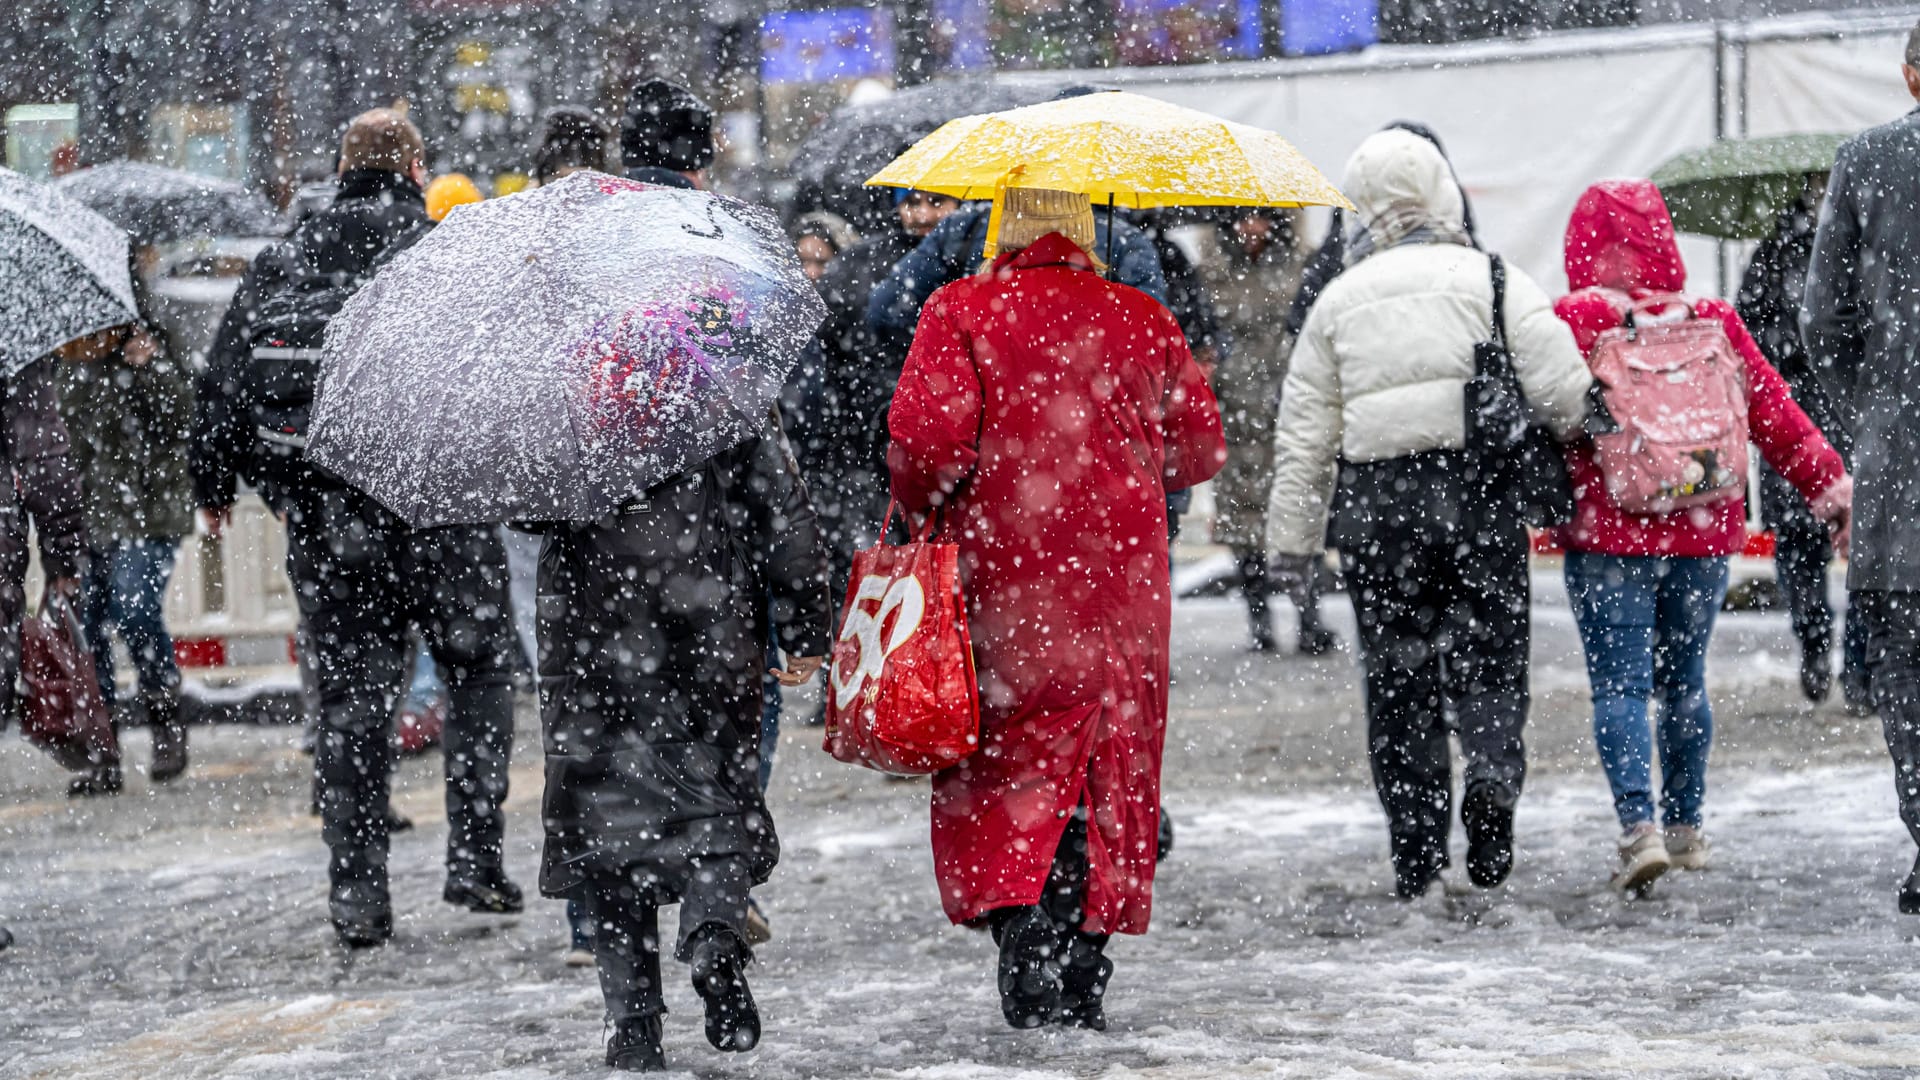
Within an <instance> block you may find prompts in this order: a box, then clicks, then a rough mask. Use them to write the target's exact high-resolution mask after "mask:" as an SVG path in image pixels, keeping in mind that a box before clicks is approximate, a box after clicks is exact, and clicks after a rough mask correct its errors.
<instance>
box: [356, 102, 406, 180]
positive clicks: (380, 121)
mask: <svg viewBox="0 0 1920 1080" xmlns="http://www.w3.org/2000/svg"><path fill="white" fill-rule="evenodd" d="M426 156H427V144H426V140H424V139H422V138H421V137H420V129H419V128H417V127H414V126H413V121H411V120H409V119H407V117H406V114H405V113H402V112H401V111H400V110H398V109H368V110H367V111H366V112H363V113H361V114H360V115H359V116H356V117H354V118H353V119H352V120H350V121H348V122H347V132H346V134H345V135H342V136H341V137H340V167H341V168H342V169H385V170H387V171H388V172H397V173H406V172H408V171H410V170H411V169H412V168H413V167H414V166H415V165H418V164H421V163H422V162H423V161H424V160H425V159H426Z"/></svg>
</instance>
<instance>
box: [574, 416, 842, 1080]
mask: <svg viewBox="0 0 1920 1080" xmlns="http://www.w3.org/2000/svg"><path fill="white" fill-rule="evenodd" d="M544 532H545V537H546V540H545V543H544V545H543V547H542V551H541V557H540V611H541V618H540V695H541V719H542V723H543V726H544V728H545V733H546V747H547V783H546V795H545V800H544V802H543V805H542V808H541V817H542V820H544V821H545V823H546V848H545V852H544V854H543V856H542V859H541V866H540V888H541V891H542V892H544V893H545V894H546V895H548V896H553V897H578V898H580V899H581V900H582V901H583V902H584V903H585V905H586V909H587V914H588V916H589V917H590V921H591V923H592V926H593V953H594V959H595V961H596V963H597V965H598V967H599V970H600V988H601V992H602V994H603V996H604V998H605V1001H606V1009H607V1020H608V1022H609V1023H611V1024H612V1026H613V1031H612V1036H611V1038H610V1039H609V1040H608V1043H607V1064H608V1065H610V1066H612V1067H613V1068H616V1069H621V1070H628V1071H638V1072H647V1071H652V1070H657V1069H663V1068H665V1060H664V1055H663V1053H662V1050H661V1043H660V1040H661V1020H660V1018H661V1016H662V1015H663V1014H664V1013H665V1012H666V1003H665V1001H664V1000H663V998H662V995H661V983H660V978H661V976H660V936H659V927H658V912H659V908H660V907H661V906H662V905H667V904H675V903H677V904H679V905H680V910H679V920H680V930H679V934H678V937H677V944H676V945H675V946H674V949H673V955H674V956H675V957H676V958H678V959H680V960H682V961H685V962H687V963H688V964H690V965H691V967H692V973H693V987H694V991H695V992H696V993H697V994H699V996H700V997H701V999H702V1000H703V1002H704V1003H705V1010H706V1034H707V1040H708V1041H709V1042H711V1043H712V1044H713V1046H714V1047H715V1048H716V1049H719V1050H724V1051H730V1052H743V1051H747V1050H751V1049H753V1048H754V1046H755V1045H756V1044H757V1043H758V1042H759V1038H760V1014H759V1011H758V1008H757V1007H756V1006H755V1004H754V1000H753V994H752V992H751V991H750V990H749V989H748V986H747V980H746V974H745V973H746V968H747V965H749V964H750V963H752V961H753V950H752V948H751V947H750V941H749V929H748V906H747V905H748V903H749V895H748V893H749V890H750V889H751V888H752V887H753V886H755V885H758V884H761V883H762V882H765V881H766V880H767V877H768V875H769V874H770V873H772V871H773V867H774V864H775V863H776V862H778V861H779V856H780V845H779V839H778V837H777V836H776V835H775V833H774V826H773V818H772V816H771V815H770V814H769V812H768V810H767V805H766V799H765V796H764V794H763V793H762V790H761V785H760V777H759V760H760V714H761V690H760V686H761V680H762V678H763V677H764V676H765V675H766V674H767V673H769V672H771V673H772V674H773V675H774V676H775V677H776V678H777V679H778V680H779V681H780V683H781V684H782V685H784V686H799V685H802V684H804V683H805V682H806V681H807V680H808V679H810V678H811V677H812V676H813V674H814V672H816V671H818V670H819V669H820V666H821V664H822V662H823V660H824V656H825V653H826V651H827V648H828V645H829V642H830V641H831V636H830V635H831V629H832V628H831V625H830V620H831V619H832V616H833V605H832V604H831V603H830V601H829V599H828V597H827V590H826V577H827V558H826V551H825V548H824V547H823V545H822V540H821V535H820V528H819V524H818V521H817V519H816V517H815V514H814V510H813V505H812V503H811V501H810V500H809V498H808V495H807V488H806V485H805V484H804V483H802V482H801V479H800V471H799V467H798V466H797V465H795V464H794V460H793V455H792V452H791V451H790V450H789V449H788V446H787V441H786V438H785V436H784V435H783V434H782V433H781V430H780V426H779V421H778V418H777V417H771V416H770V417H769V419H768V420H767V422H766V424H765V426H764V427H763V428H762V430H761V432H760V433H759V434H758V435H756V436H755V437H753V438H751V439H748V440H747V441H745V442H743V443H741V444H740V445H738V446H735V447H733V448H732V449H730V450H726V451H724V452H722V453H720V454H717V455H715V456H714V457H713V458H711V459H709V460H707V461H704V462H701V463H698V464H695V465H693V466H692V467H690V468H688V469H686V470H684V471H682V472H681V473H679V474H678V475H676V476H673V477H671V478H669V479H667V480H663V481H661V482H660V483H658V484H655V485H654V486H653V487H651V488H648V489H647V490H646V491H645V492H643V493H637V494H635V495H634V496H633V498H632V499H631V500H629V502H628V503H627V504H625V505H624V506H623V507H622V508H621V509H620V510H619V511H617V512H616V513H615V514H613V515H611V516H610V517H609V518H607V519H605V520H604V521H602V522H598V523H595V524H590V525H587V524H552V525H547V526H545V527H544ZM770 633H771V634H772V635H774V637H775V639H776V640H777V644H778V648H777V649H769V648H768V646H767V641H768V637H769V634H770ZM782 652H784V654H785V660H784V663H782V662H781V653H782Z"/></svg>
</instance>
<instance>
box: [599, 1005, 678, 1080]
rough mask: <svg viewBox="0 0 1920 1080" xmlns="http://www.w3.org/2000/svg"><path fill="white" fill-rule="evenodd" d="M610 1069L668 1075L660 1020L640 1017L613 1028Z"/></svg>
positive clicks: (617, 1022) (621, 1022)
mask: <svg viewBox="0 0 1920 1080" xmlns="http://www.w3.org/2000/svg"><path fill="white" fill-rule="evenodd" d="M607 1065H608V1066H609V1067H610V1068H614V1069H618V1070H619V1071H621V1072H664V1071H666V1068H667V1054H666V1051H664V1050H662V1049H661V1048H660V1017H659V1015H658V1014H655V1015H653V1016H636V1017H634V1018H632V1019H631V1020H619V1021H616V1022H615V1023H614V1025H613V1038H611V1039H608V1040H607Z"/></svg>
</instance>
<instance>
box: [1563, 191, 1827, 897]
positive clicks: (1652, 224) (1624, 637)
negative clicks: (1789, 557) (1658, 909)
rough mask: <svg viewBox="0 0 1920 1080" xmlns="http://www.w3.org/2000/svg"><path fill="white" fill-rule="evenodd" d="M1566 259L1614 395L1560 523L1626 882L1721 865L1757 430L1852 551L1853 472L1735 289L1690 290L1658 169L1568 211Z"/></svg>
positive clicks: (1590, 355)
mask: <svg viewBox="0 0 1920 1080" xmlns="http://www.w3.org/2000/svg"><path fill="white" fill-rule="evenodd" d="M1566 267H1567V282H1568V284H1569V285H1570V286H1572V288H1573V292H1571V293H1569V294H1568V295H1566V296H1564V297H1562V298H1561V299H1560V300H1559V302H1558V303H1556V304H1555V306H1554V311H1555V313H1556V314H1558V315H1559V316H1560V318H1561V319H1562V320H1563V321H1564V322H1565V323H1566V324H1567V326H1569V327H1570V328H1571V329H1572V330H1573V336H1574V340H1575V341H1576V342H1577V343H1578V344H1579V346H1580V350H1581V352H1582V353H1583V354H1584V355H1585V356H1586V357H1587V361H1588V364H1589V365H1590V366H1591V368H1592V370H1593V374H1594V378H1595V379H1596V381H1597V384H1598V391H1597V393H1598V397H1599V401H1600V406H1601V407H1599V408H1597V409H1595V411H1594V414H1593V416H1592V417H1591V418H1590V419H1589V422H1588V424H1587V428H1588V430H1589V432H1590V433H1591V434H1592V435H1593V438H1592V439H1591V440H1587V441H1582V442H1581V443H1579V444H1577V445H1576V446H1574V447H1572V448H1571V449H1570V450H1569V451H1568V454H1567V462H1568V472H1569V474H1570V475H1571V477H1572V480H1573V486H1574V493H1575V500H1576V507H1575V512H1574V518H1573V520H1572V521H1571V522H1570V523H1568V524H1567V525H1566V526H1564V527H1563V528H1561V529H1560V530H1559V531H1558V538H1559V541H1560V543H1561V545H1562V546H1563V547H1565V548H1566V549H1567V557H1566V577H1567V591H1568V595H1569V599H1570V600H1571V602H1572V604H1573V614H1574V620H1575V622H1576V623H1577V624H1578V625H1579V628H1580V640H1581V644H1582V646H1583V647H1584V649H1585V652H1586V659H1587V675H1588V678H1589V680H1590V681H1591V683H1592V688H1593V734H1594V742H1595V744H1596V745H1597V746H1598V748H1599V752H1600V763H1601V766H1602V767H1603V768H1604V769H1605V770H1606V773H1607V782H1608V784H1609V785H1610V786H1611V787H1612V789H1613V806H1614V813H1615V815H1616V816H1617V817H1618V818H1619V821H1620V829H1621V834H1620V839H1619V842H1618V848H1619V867H1618V869H1617V870H1616V871H1615V872H1614V874H1613V877H1612V882H1611V883H1612V885H1613V886H1614V888H1616V889H1619V890H1621V891H1623V892H1636V891H1640V890H1644V889H1645V888H1646V887H1647V886H1648V885H1650V884H1652V882H1653V881H1654V880H1655V879H1656V878H1658V877H1659V876H1660V875H1661V874H1663V873H1665V872H1667V870H1669V869H1670V868H1673V867H1679V868H1681V869H1689V870H1691V869H1698V868H1700V867H1703V866H1705V865H1706V863H1707V858H1708V852H1709V850H1710V849H1709V845H1708V841H1707V836H1706V833H1705V832H1704V831H1703V828H1702V826H1703V815H1702V804H1703V802H1704V799H1705V795H1706V768H1707V753H1708V748H1709V747H1710V745H1711V743H1712V740H1713V709H1712V704H1711V702H1710V701H1709V700H1708V697H1707V680H1706V665H1707V645H1708V642H1709V641H1710V639H1711V638H1712V636H1713V623H1714V617H1715V616H1716V615H1717V614H1718V612H1719V610H1720V603H1721V600H1722V599H1723V598H1724V597H1725V595H1726V589H1727V557H1728V556H1730V555H1732V554H1733V553H1734V552H1737V551H1739V550H1740V548H1741V546H1742V545H1743V544H1744V543H1745V541H1746V537H1747V504H1746V486H1747V484H1746V481H1747V460H1748V450H1747V447H1748V443H1749V442H1751V443H1753V444H1754V445H1756V446H1758V447H1759V449H1760V453H1761V455H1762V456H1763V457H1764V458H1766V461H1767V464H1769V465H1771V466H1773V468H1774V469H1775V470H1776V471H1777V472H1779V473H1780V475H1781V476H1783V477H1785V478H1786V480H1787V481H1788V482H1789V483H1791V484H1792V485H1793V486H1794V488H1795V489H1796V490H1797V491H1798V492H1799V493H1800V494H1801V495H1802V496H1803V497H1805V498H1806V500H1807V501H1808V503H1809V504H1810V505H1811V506H1812V509H1813V514H1814V517H1816V518H1818V519H1819V520H1821V521H1823V522H1826V523H1827V524H1829V525H1831V526H1832V527H1833V528H1834V530H1835V533H1836V541H1835V543H1836V546H1837V547H1839V548H1840V549H1842V550H1845V548H1846V532H1847V526H1848V517H1849V514H1850V510H1851V506H1852V492H1853V482H1852V481H1851V480H1850V479H1849V478H1848V476H1847V471H1846V467H1845V465H1844V464H1842V462H1841V460H1840V455H1839V454H1838V453H1837V452H1835V450H1834V449H1833V447H1832V446H1830V445H1829V444H1828V443H1827V440H1826V439H1825V438H1824V437H1822V436H1821V434H1820V430H1819V429H1818V428H1817V427H1815V426H1814V424H1813V422H1812V421H1811V420H1809V419H1807V414H1806V413H1805V412H1803V411H1801V409H1800V406H1798V405H1796V404H1795V403H1794V400H1793V396H1792V394H1791V393H1790V392H1789V390H1788V388H1787V384H1786V382H1785V381H1784V380H1782V379H1781V378H1780V375H1779V374H1778V373H1777V372H1776V371H1774V369H1773V365H1771V364H1769V363H1767V359H1766V357H1765V356H1764V355H1762V354H1761V352H1760V349H1759V346H1757V345H1756V344H1754V341H1753V338H1752V336H1751V335H1750V334H1749V333H1748V332H1747V327H1746V325H1745V324H1744V323H1742V322H1741V321H1740V316H1739V315H1738V314H1737V313H1736V312H1735V310H1734V308H1733V305H1731V304H1729V303H1727V302H1725V301H1723V300H1714V299H1704V300H1703V299H1695V298H1691V297H1688V296H1686V295H1685V294H1684V290H1685V289H1686V284H1687V271H1686V266H1685V265H1684V264H1683V263H1682V262H1681V259H1680V248H1679V245H1678V244H1677V243H1676V242H1675V239H1674V231H1673V219H1672V218H1671V217H1670V216H1669V215H1668V212H1667V204H1666V201H1665V199H1663V198H1662V197H1661V194H1660V190H1659V189H1658V188H1657V187H1655V186H1654V185H1653V183H1652V181H1648V180H1609V181H1605V182H1603V183H1599V184H1595V185H1593V186H1592V187H1590V188H1588V189H1587V190H1586V192H1585V193H1583V194H1582V195H1581V196H1580V199H1579V201H1578V202H1577V203H1576V204H1575V205H1574V209H1573V216H1572V218H1571V219H1570V220H1569V221H1568V223H1567V233H1566ZM1655 696H1657V699H1658V703H1659V706H1660V716H1659V722H1658V724H1657V725H1655V729H1654V730H1653V731H1652V732H1651V733H1650V732H1649V729H1648V716H1647V711H1648V699H1649V698H1650V697H1655ZM1656 746H1657V747H1658V752H1659V756H1660V773H1661V791H1660V807H1659V811H1660V819H1659V821H1656V820H1655V806H1654V792H1653V788H1652V771H1653V757H1654V753H1655V748H1656ZM1663 825H1664V830H1663V828H1662V826H1663Z"/></svg>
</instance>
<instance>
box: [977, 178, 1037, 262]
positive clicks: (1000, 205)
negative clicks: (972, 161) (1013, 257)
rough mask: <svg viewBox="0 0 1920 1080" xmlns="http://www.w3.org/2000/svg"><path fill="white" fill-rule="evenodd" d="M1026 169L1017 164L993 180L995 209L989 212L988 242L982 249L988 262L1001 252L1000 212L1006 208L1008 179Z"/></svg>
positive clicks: (983, 255) (982, 254)
mask: <svg viewBox="0 0 1920 1080" xmlns="http://www.w3.org/2000/svg"><path fill="white" fill-rule="evenodd" d="M1026 171H1027V167H1026V166H1025V165H1015V166H1014V167H1013V168H1011V169H1008V170H1007V171H1006V172H1003V173H1001V174H1000V179H998V180H995V181H994V182H993V209H992V210H989V211H988V212H987V242H986V244H985V245H983V246H982V247H981V250H980V255H981V257H982V258H984V259H986V260H987V261H988V262H992V261H993V257H994V256H995V255H998V254H1000V212H1001V211H1002V210H1004V209H1006V205H1007V181H1009V180H1012V179H1013V178H1014V177H1016V176H1018V175H1020V174H1021V173H1023V172H1026Z"/></svg>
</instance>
